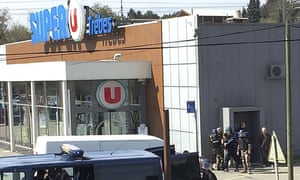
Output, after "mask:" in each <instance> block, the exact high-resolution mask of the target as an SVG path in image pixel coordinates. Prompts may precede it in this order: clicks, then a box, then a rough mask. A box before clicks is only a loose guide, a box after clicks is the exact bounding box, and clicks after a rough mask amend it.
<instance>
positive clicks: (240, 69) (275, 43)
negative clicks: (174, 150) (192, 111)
mask: <svg viewBox="0 0 300 180" xmlns="http://www.w3.org/2000/svg"><path fill="white" fill-rule="evenodd" d="M198 35H199V42H200V46H199V71H200V74H199V75H200V76H199V78H200V81H199V82H200V119H201V139H202V148H203V149H204V152H203V154H205V155H206V154H209V148H207V145H208V143H209V139H208V134H209V133H210V132H211V129H213V128H215V127H217V126H222V116H221V111H220V110H221V109H222V107H245V106H252V107H258V108H261V109H262V111H263V113H264V114H263V116H262V118H263V119H261V122H260V126H267V128H268V129H269V131H272V130H275V131H276V133H277V136H278V139H279V142H280V143H281V146H282V148H283V149H284V151H286V113H285V112H286V105H285V78H270V67H271V65H274V64H276V65H277V64H279V65H285V45H284V41H283V40H284V26H283V25H281V24H201V25H199V34H198ZM299 38H300V28H297V27H293V26H292V28H291V39H299ZM299 49H300V43H299V41H292V42H291V65H292V68H291V69H292V70H291V72H292V73H291V76H292V77H291V81H292V120H293V134H292V135H293V148H294V152H295V154H296V155H300V144H299V143H297V139H296V137H299V135H300V131H297V129H296V127H298V126H299V125H300V123H299V121H298V119H299V118H300V111H298V108H300V93H299V92H300V87H299V86H300V83H299V78H300V71H299V68H300V61H299V58H300V54H299Z"/></svg>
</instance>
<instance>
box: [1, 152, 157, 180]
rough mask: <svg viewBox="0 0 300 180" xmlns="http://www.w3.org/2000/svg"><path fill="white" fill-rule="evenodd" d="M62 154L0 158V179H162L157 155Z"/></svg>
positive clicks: (133, 153) (139, 153) (138, 153)
mask: <svg viewBox="0 0 300 180" xmlns="http://www.w3.org/2000/svg"><path fill="white" fill-rule="evenodd" d="M70 147H71V149H70V148H69V150H67V151H65V150H63V148H62V152H61V153H57V154H43V155H24V156H11V157H2V158H0V180H102V179H103V180H120V179H122V180H127V179H128V180H162V179H163V172H162V163H161V159H160V157H159V156H157V155H155V154H153V153H151V152H147V151H140V150H117V151H97V152H96V151H95V152H83V151H82V150H81V149H79V148H78V149H76V148H75V149H74V148H73V147H72V146H70Z"/></svg>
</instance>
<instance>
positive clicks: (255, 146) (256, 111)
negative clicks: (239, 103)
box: [222, 107, 263, 163]
mask: <svg viewBox="0 0 300 180" xmlns="http://www.w3.org/2000/svg"><path fill="white" fill-rule="evenodd" d="M222 110H223V126H224V128H226V127H232V129H233V130H234V131H236V133H237V130H238V129H239V127H240V124H241V123H242V122H244V123H245V124H246V129H247V131H248V137H249V140H250V142H251V144H252V152H251V162H252V163H259V162H261V160H260V159H261V157H260V151H259V142H258V137H259V133H260V127H261V124H263V113H262V110H261V108H259V107H223V108H222Z"/></svg>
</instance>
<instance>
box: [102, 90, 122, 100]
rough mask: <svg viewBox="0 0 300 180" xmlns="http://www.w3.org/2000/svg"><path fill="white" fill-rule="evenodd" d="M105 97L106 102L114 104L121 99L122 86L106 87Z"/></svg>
mask: <svg viewBox="0 0 300 180" xmlns="http://www.w3.org/2000/svg"><path fill="white" fill-rule="evenodd" d="M104 99H105V102H107V103H110V104H114V103H118V102H120V100H121V88H120V87H114V88H110V87H104Z"/></svg>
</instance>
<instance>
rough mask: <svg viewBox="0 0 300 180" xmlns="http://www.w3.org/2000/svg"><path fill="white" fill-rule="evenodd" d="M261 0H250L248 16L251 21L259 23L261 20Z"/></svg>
mask: <svg viewBox="0 0 300 180" xmlns="http://www.w3.org/2000/svg"><path fill="white" fill-rule="evenodd" d="M259 8H260V1H259V0H250V3H249V4H248V9H247V17H248V20H249V22H251V23H258V22H259V21H260V9H259Z"/></svg>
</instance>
